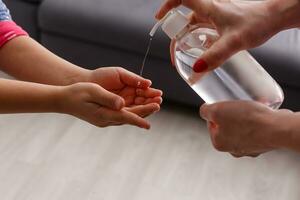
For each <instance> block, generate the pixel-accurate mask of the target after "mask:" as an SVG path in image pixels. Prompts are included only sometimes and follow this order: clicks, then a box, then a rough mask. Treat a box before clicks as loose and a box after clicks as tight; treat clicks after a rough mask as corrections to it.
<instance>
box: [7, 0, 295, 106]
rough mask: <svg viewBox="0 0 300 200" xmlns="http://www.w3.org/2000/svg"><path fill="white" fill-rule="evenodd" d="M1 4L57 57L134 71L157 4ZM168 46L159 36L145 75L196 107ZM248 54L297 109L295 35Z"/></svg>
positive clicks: (71, 0) (78, 0)
mask: <svg viewBox="0 0 300 200" xmlns="http://www.w3.org/2000/svg"><path fill="white" fill-rule="evenodd" d="M4 1H5V2H6V4H7V6H8V7H9V8H10V9H11V13H12V15H13V18H14V19H15V21H16V22H18V23H19V24H20V25H21V26H23V27H24V29H26V30H27V31H28V32H29V33H30V34H31V36H32V37H33V38H35V39H36V40H38V41H39V42H40V43H42V44H43V45H44V46H46V47H47V48H48V49H50V50H51V51H53V52H55V53H56V54H58V55H60V56H62V57H64V58H66V59H67V60H69V61H71V62H74V63H76V64H78V65H80V66H82V67H85V68H90V69H94V68H96V67H98V66H111V65H118V66H123V67H125V68H127V69H129V70H131V71H134V72H138V70H139V67H140V65H141V62H142V59H143V55H144V53H145V48H146V46H147V43H148V32H149V30H150V29H151V27H152V26H153V24H154V23H155V19H154V17H153V16H154V13H155V11H156V10H157V8H158V7H159V5H160V4H161V2H162V0H152V1H148V0H4ZM168 46H169V39H168V38H167V37H166V36H165V35H164V34H163V33H161V32H159V33H158V34H157V35H156V37H155V40H154V42H153V47H152V49H151V55H150V58H149V60H148V62H147V65H146V68H145V77H148V78H150V79H152V80H153V82H154V86H156V87H158V88H160V89H162V90H163V91H164V95H165V99H166V100H168V101H174V102H178V103H183V104H185V105H191V106H198V105H199V104H200V103H202V101H201V99H200V98H199V97H198V96H197V95H196V94H195V93H194V92H193V91H192V90H191V89H190V88H189V86H187V84H186V83H185V82H184V81H183V80H181V78H180V77H179V75H178V74H177V73H176V71H175V69H174V68H173V67H172V66H171V65H170V61H169V53H168V52H169V49H168ZM251 53H252V54H253V55H254V56H255V58H256V59H257V60H258V61H259V62H260V63H261V64H262V65H263V66H264V67H265V68H266V70H267V71H268V72H269V73H270V74H271V75H272V76H273V77H274V78H275V79H276V80H277V81H278V82H279V83H280V85H281V86H282V87H283V89H284V93H285V96H286V100H285V102H284V105H283V107H286V108H290V109H293V110H300V101H299V100H300V81H299V80H300V31H299V30H297V29H294V30H289V31H285V32H283V33H280V34H278V35H277V36H276V37H274V38H273V39H272V40H270V41H269V42H268V43H266V44H265V45H263V46H262V47H259V48H257V49H253V50H251ZM241 67H242V66H241ZM57 73H59V72H57ZM253 78H255V77H253Z"/></svg>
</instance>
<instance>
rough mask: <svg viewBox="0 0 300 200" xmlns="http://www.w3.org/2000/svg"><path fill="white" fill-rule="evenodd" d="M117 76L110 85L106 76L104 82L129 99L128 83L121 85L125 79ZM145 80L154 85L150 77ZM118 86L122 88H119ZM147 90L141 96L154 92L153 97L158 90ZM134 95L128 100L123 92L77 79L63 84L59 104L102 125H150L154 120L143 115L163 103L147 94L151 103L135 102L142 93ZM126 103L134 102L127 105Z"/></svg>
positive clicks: (72, 112)
mask: <svg viewBox="0 0 300 200" xmlns="http://www.w3.org/2000/svg"><path fill="white" fill-rule="evenodd" d="M104 72H105V70H104ZM106 76H107V75H106ZM108 79H109V78H108ZM111 79H112V78H111ZM115 80H116V81H115V82H114V81H112V83H110V84H111V86H110V84H109V82H108V81H107V82H105V80H104V79H102V81H103V83H104V85H105V84H108V85H106V86H107V87H111V88H112V89H111V91H115V93H122V94H121V95H123V96H124V98H125V99H126V98H127V97H129V96H130V95H131V93H130V92H128V93H127V92H126V90H128V91H130V88H129V87H126V85H125V86H122V83H121V81H120V82H119V85H118V80H121V78H119V79H117V78H116V79H115ZM142 84H149V85H150V83H147V81H144V82H143V83H142ZM114 86H115V87H114ZM118 86H119V90H117V89H118V88H117V87H118ZM144 86H145V85H144ZM146 86H147V85H146ZM126 88H128V89H126ZM147 91H148V92H144V93H142V94H141V95H140V96H147V95H149V94H148V93H150V96H151V97H152V96H154V95H153V94H152V93H157V91H156V90H153V91H152V90H147ZM149 91H150V92H149ZM159 94H160V93H159ZM131 96H132V97H131ZM131 96H130V97H129V98H127V99H126V100H124V98H122V97H121V96H119V95H117V94H114V93H111V92H109V91H107V90H105V89H104V88H103V87H101V86H100V85H98V84H95V83H76V84H73V85H70V86H65V87H63V89H62V91H61V93H60V102H61V103H59V107H60V111H61V112H63V113H67V114H70V115H73V116H75V117H78V118H80V119H83V120H85V121H87V122H89V123H91V124H93V125H95V126H98V127H107V126H114V125H123V124H131V125H134V126H138V127H141V128H145V129H149V128H150V124H149V123H148V122H147V121H146V120H144V119H143V118H142V117H146V116H148V115H150V114H152V113H154V112H156V111H158V110H159V109H160V107H159V104H157V103H152V102H155V101H156V100H155V98H145V100H144V101H143V103H147V105H136V106H134V103H133V101H134V100H135V101H137V100H138V98H136V96H138V95H131ZM157 96H160V95H157ZM126 101H127V102H126ZM138 101H140V100H138ZM136 104H142V103H136ZM125 105H133V106H131V107H125Z"/></svg>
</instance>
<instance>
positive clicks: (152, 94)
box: [136, 88, 163, 98]
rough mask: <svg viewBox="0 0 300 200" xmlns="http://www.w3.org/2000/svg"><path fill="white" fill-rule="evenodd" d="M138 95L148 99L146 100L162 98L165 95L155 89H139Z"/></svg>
mask: <svg viewBox="0 0 300 200" xmlns="http://www.w3.org/2000/svg"><path fill="white" fill-rule="evenodd" d="M136 95H137V96H139V97H146V98H151V97H161V96H162V95H163V92H162V91H161V90H158V89H154V88H148V89H146V90H142V89H137V90H136Z"/></svg>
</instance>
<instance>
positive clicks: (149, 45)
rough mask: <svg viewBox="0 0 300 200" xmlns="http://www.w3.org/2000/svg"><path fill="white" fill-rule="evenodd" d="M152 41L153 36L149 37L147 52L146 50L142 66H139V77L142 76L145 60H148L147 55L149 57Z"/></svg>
mask: <svg viewBox="0 0 300 200" xmlns="http://www.w3.org/2000/svg"><path fill="white" fill-rule="evenodd" d="M152 40H153V36H150V39H149V43H148V47H147V50H146V53H145V56H144V59H143V62H142V65H141V69H140V76H143V73H144V68H145V64H146V61H147V58H148V55H149V52H150V49H151V44H152Z"/></svg>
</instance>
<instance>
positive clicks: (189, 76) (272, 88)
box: [174, 29, 283, 109]
mask: <svg viewBox="0 0 300 200" xmlns="http://www.w3.org/2000/svg"><path fill="white" fill-rule="evenodd" d="M213 39H214V38H208V37H207V36H205V35H203V32H202V31H201V29H199V30H195V31H193V32H192V33H189V34H187V36H185V37H183V38H182V39H181V40H180V41H177V43H176V47H175V52H174V53H175V61H176V67H177V70H178V72H179V74H180V75H181V76H182V78H183V79H184V80H185V81H186V82H187V83H188V84H189V85H190V86H191V88H192V89H193V90H194V91H195V92H196V93H197V94H198V95H199V96H200V97H201V98H202V99H203V100H204V101H205V102H206V103H215V102H220V101H229V100H254V101H259V102H262V103H264V104H266V105H268V106H270V107H271V108H274V109H277V108H279V107H280V105H281V103H282V101H283V93H282V90H281V88H280V87H279V85H278V84H277V83H276V82H275V81H274V80H273V78H272V77H271V76H270V75H269V74H268V73H267V72H266V71H265V70H264V69H263V68H262V67H261V66H260V65H259V64H258V63H257V62H256V60H255V59H254V58H253V57H252V56H251V55H250V54H249V53H248V52H247V51H242V52H240V53H238V54H236V55H234V56H233V57H232V58H230V59H229V60H228V61H227V62H225V63H224V64H223V65H222V66H221V67H219V68H217V69H215V70H214V71H211V72H207V73H195V72H194V71H193V69H192V67H193V65H194V63H195V62H196V60H197V59H198V58H199V57H200V56H201V55H202V54H203V52H204V51H205V50H206V47H209V46H210V45H211V44H212V41H211V40H213Z"/></svg>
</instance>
